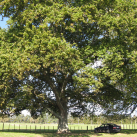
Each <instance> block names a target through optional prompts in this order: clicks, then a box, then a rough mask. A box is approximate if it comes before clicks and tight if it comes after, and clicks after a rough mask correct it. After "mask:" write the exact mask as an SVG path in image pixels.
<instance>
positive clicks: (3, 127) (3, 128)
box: [2, 122, 4, 130]
mask: <svg viewBox="0 0 137 137" xmlns="http://www.w3.org/2000/svg"><path fill="white" fill-rule="evenodd" d="M2 130H4V122H3V127H2Z"/></svg>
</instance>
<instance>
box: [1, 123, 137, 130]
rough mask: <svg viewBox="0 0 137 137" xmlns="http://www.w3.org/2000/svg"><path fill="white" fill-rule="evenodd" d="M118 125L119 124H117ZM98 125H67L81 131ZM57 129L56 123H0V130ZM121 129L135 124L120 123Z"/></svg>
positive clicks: (133, 126) (136, 125)
mask: <svg viewBox="0 0 137 137" xmlns="http://www.w3.org/2000/svg"><path fill="white" fill-rule="evenodd" d="M119 125H120V124H119ZM98 126H99V125H97V124H94V125H84V124H82V125H81V124H77V125H69V130H70V131H72V132H73V131H81V132H88V131H93V130H94V128H96V127H98ZM57 129H58V126H57V124H48V125H47V124H22V123H19V124H17V123H0V130H1V131H18V132H21V131H25V132H56V131H57ZM121 129H122V130H126V129H132V130H135V129H137V124H122V125H121Z"/></svg>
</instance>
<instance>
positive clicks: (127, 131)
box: [120, 129, 137, 134]
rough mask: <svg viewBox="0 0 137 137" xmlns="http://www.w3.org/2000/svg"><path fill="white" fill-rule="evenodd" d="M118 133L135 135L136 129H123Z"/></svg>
mask: <svg viewBox="0 0 137 137" xmlns="http://www.w3.org/2000/svg"><path fill="white" fill-rule="evenodd" d="M120 133H123V134H136V133H137V129H124V130H121V132H120Z"/></svg>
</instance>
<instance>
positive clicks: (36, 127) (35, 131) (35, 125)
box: [35, 125, 37, 133]
mask: <svg viewBox="0 0 137 137" xmlns="http://www.w3.org/2000/svg"><path fill="white" fill-rule="evenodd" d="M36 128H37V126H36V125H35V133H36Z"/></svg>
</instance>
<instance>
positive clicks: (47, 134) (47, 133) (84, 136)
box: [0, 129, 102, 137]
mask: <svg viewBox="0 0 137 137" xmlns="http://www.w3.org/2000/svg"><path fill="white" fill-rule="evenodd" d="M0 132H7V133H8V132H12V133H33V134H37V135H41V136H43V137H90V136H91V135H95V136H102V134H101V133H94V132H93V131H88V132H87V131H82V130H71V133H63V134H58V133H57V130H36V131H35V130H31V131H30V130H23V129H22V130H1V131H0Z"/></svg>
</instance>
